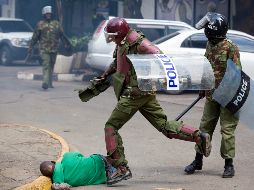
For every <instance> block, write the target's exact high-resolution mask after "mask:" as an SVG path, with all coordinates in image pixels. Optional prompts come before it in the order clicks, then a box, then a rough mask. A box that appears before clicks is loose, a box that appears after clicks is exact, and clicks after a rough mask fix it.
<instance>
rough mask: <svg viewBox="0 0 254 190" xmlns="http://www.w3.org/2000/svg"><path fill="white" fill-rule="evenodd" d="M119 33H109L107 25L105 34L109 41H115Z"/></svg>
mask: <svg viewBox="0 0 254 190" xmlns="http://www.w3.org/2000/svg"><path fill="white" fill-rule="evenodd" d="M117 35H118V32H114V33H109V32H107V30H106V27H105V28H104V36H105V39H106V42H107V43H110V42H113V41H114V40H115V37H116V36H117Z"/></svg>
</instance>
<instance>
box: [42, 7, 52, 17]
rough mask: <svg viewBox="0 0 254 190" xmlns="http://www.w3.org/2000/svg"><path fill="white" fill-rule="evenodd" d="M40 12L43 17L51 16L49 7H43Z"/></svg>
mask: <svg viewBox="0 0 254 190" xmlns="http://www.w3.org/2000/svg"><path fill="white" fill-rule="evenodd" d="M41 12H42V14H43V15H45V14H47V13H50V14H52V7H51V6H45V7H43V8H42V11H41Z"/></svg>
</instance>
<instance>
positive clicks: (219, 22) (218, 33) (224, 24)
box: [196, 12, 228, 39]
mask: <svg viewBox="0 0 254 190" xmlns="http://www.w3.org/2000/svg"><path fill="white" fill-rule="evenodd" d="M196 28H197V29H201V28H205V35H206V37H207V38H208V39H209V38H220V39H223V38H226V34H227V31H228V21H227V18H226V17H225V16H224V15H222V14H220V13H213V12H208V13H207V14H206V15H205V16H204V17H203V18H202V19H201V20H200V21H199V22H198V23H197V24H196Z"/></svg>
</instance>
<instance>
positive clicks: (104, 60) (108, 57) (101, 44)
mask: <svg viewBox="0 0 254 190" xmlns="http://www.w3.org/2000/svg"><path fill="white" fill-rule="evenodd" d="M112 18H113V17H109V20H110V19H112ZM126 21H127V22H128V24H129V26H130V27H131V28H134V29H137V30H140V31H142V32H143V33H144V34H145V36H146V37H147V38H148V39H149V40H150V41H154V40H156V39H158V38H160V37H163V36H165V35H168V34H171V33H173V32H176V31H179V30H184V29H187V30H192V29H195V28H193V27H192V26H190V25H188V24H186V23H184V22H180V21H168V20H153V19H126ZM107 23H108V20H104V21H102V22H101V24H100V25H99V26H98V27H97V29H96V30H95V32H94V34H93V37H92V39H91V40H90V41H89V43H88V53H87V57H86V62H87V64H88V65H89V66H90V67H91V68H93V69H96V70H100V71H104V70H105V69H106V68H107V67H108V66H109V64H110V63H111V62H112V60H113V58H112V55H113V51H114V49H115V43H113V42H111V43H109V44H107V43H106V40H105V37H104V33H103V30H104V28H105V26H106V25H107Z"/></svg>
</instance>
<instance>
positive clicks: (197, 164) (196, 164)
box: [184, 152, 203, 174]
mask: <svg viewBox="0 0 254 190" xmlns="http://www.w3.org/2000/svg"><path fill="white" fill-rule="evenodd" d="M202 166H203V154H200V153H198V152H197V153H196V157H195V160H194V161H193V162H192V163H191V164H190V165H188V166H186V167H185V169H184V171H185V172H186V173H187V174H193V173H194V172H195V170H202Z"/></svg>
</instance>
